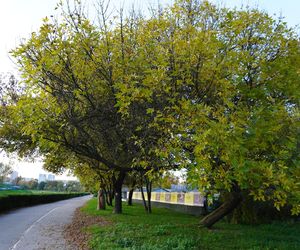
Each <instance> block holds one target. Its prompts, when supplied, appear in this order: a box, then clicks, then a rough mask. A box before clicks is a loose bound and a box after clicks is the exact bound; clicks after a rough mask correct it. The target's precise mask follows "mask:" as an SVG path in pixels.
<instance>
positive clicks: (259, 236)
mask: <svg viewBox="0 0 300 250" xmlns="http://www.w3.org/2000/svg"><path fill="white" fill-rule="evenodd" d="M95 208H96V199H92V200H91V201H89V202H88V203H87V205H86V206H85V207H83V208H82V211H84V212H86V213H88V214H91V215H97V216H103V217H104V218H105V219H106V220H109V221H111V222H112V224H111V225H110V226H93V227H91V228H89V229H88V230H89V231H90V232H91V233H92V235H93V238H92V240H91V242H90V246H91V247H92V249H157V250H158V249H159V250H163V249H165V250H169V249H177V250H179V249H187V250H189V249H288V250H290V249H300V223H299V222H297V223H295V222H294V223H292V222H291V223H283V222H276V223H273V224H263V225H256V226H250V225H232V224H228V223H225V222H220V223H217V224H216V225H215V227H214V229H213V230H208V229H205V228H199V226H198V222H199V220H200V218H199V217H195V216H191V215H185V214H181V213H177V212H173V211H171V210H167V209H161V208H154V209H153V214H150V215H149V214H146V213H145V212H144V208H143V207H142V206H141V205H134V206H132V207H129V206H127V205H125V204H124V206H123V212H124V213H123V214H121V215H116V214H112V208H110V207H108V208H107V210H105V211H97V210H96V209H95Z"/></svg>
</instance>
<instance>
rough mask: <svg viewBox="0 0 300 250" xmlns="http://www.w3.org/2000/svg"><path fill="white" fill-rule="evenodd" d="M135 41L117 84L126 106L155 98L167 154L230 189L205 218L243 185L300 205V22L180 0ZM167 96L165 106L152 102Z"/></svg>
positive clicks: (205, 185) (226, 208)
mask: <svg viewBox="0 0 300 250" xmlns="http://www.w3.org/2000/svg"><path fill="white" fill-rule="evenodd" d="M136 41H138V44H136V47H137V48H139V49H138V50H137V51H136V53H135V54H134V56H133V58H134V59H133V60H134V61H135V65H136V68H137V69H138V70H137V71H136V72H134V73H132V74H129V75H128V76H127V78H126V79H127V81H125V83H124V84H122V85H121V87H120V88H119V91H120V92H121V93H119V95H118V98H119V102H120V103H121V107H122V108H123V109H124V110H125V111H123V112H124V113H126V110H130V107H131V106H139V105H140V107H142V106H146V105H145V104H144V103H145V102H147V103H149V104H150V107H149V108H148V109H147V110H148V112H150V113H152V114H154V115H155V119H154V120H153V123H151V124H150V125H149V126H151V127H155V126H156V127H159V128H160V129H162V130H164V131H167V132H168V133H169V134H171V137H168V138H161V143H162V144H163V145H165V146H164V147H161V149H162V150H161V154H162V155H168V154H171V155H173V156H174V159H175V162H180V163H181V165H182V166H185V167H186V168H187V169H188V177H189V181H190V182H191V183H192V184H194V185H195V186H197V187H198V188H199V189H200V190H201V191H203V192H205V193H207V192H208V193H210V194H215V193H226V197H227V199H226V200H225V202H224V203H223V204H222V206H221V207H220V208H218V209H217V210H215V211H214V212H213V213H211V214H210V215H208V216H207V217H205V218H204V219H203V220H202V222H201V223H202V224H203V225H205V226H207V227H210V226H212V225H213V224H214V223H215V222H217V221H218V220H219V219H221V218H222V217H224V216H225V215H226V214H228V213H229V212H231V211H232V210H233V209H235V208H236V207H237V206H238V204H239V203H240V202H241V201H242V199H243V195H244V194H248V195H250V196H251V197H252V198H253V199H254V200H261V201H271V202H273V204H274V206H275V207H276V208H277V209H280V208H281V207H283V206H285V205H286V204H289V205H291V206H292V213H294V214H298V213H299V212H300V206H299V200H300V199H299V198H300V197H299V192H300V187H299V160H300V159H299V145H300V142H299V139H300V138H299V137H300V131H299V125H300V124H299V121H300V120H299V104H300V103H299V100H300V88H299V87H300V77H299V69H300V52H299V37H298V36H297V35H296V32H295V31H294V30H293V29H290V28H288V27H287V25H286V24H285V23H284V21H283V20H282V19H273V17H271V16H269V15H268V14H267V13H264V12H262V11H259V10H257V9H250V8H246V9H241V10H236V9H234V10H230V9H226V8H217V7H216V6H214V5H213V4H210V3H209V2H207V1H197V0H179V1H176V2H175V4H174V5H173V6H172V7H170V8H167V9H165V10H163V11H160V12H158V13H157V15H154V16H152V17H151V18H150V19H149V20H146V21H144V22H143V24H141V25H140V28H139V33H138V39H136ZM127 67H129V66H127ZM124 86H126V88H125V87H124ZM160 97H164V99H165V102H164V103H162V104H163V107H161V106H159V107H157V106H155V103H156V100H157V98H160ZM121 110H122V109H121Z"/></svg>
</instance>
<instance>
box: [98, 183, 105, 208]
mask: <svg viewBox="0 0 300 250" xmlns="http://www.w3.org/2000/svg"><path fill="white" fill-rule="evenodd" d="M97 210H105V192H104V191H103V189H101V188H100V189H99V191H98V205H97Z"/></svg>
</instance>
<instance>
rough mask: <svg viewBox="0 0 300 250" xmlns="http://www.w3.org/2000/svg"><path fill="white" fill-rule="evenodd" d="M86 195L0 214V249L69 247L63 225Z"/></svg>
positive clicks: (86, 199) (29, 249)
mask: <svg viewBox="0 0 300 250" xmlns="http://www.w3.org/2000/svg"><path fill="white" fill-rule="evenodd" d="M90 198H91V196H90V195H88V196H82V197H77V198H72V199H68V200H63V201H58V202H54V203H49V204H44V205H38V206H32V207H26V208H21V209H16V210H13V211H9V212H7V213H4V214H0V249H1V250H2V249H3V250H6V249H7V250H8V249H11V250H54V249H60V250H69V249H70V250H73V249H74V247H73V246H72V247H71V246H68V245H67V244H66V241H65V239H64V227H65V226H66V225H67V224H69V223H71V221H72V216H73V213H74V211H75V209H76V208H77V207H80V206H82V205H83V204H84V203H85V202H87V201H88V200H89V199H90Z"/></svg>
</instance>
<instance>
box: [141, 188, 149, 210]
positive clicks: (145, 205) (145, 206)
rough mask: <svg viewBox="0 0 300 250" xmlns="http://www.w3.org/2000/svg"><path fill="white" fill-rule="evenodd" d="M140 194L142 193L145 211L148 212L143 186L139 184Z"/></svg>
mask: <svg viewBox="0 0 300 250" xmlns="http://www.w3.org/2000/svg"><path fill="white" fill-rule="evenodd" d="M141 194H142V198H143V204H144V208H145V211H146V212H148V206H147V203H146V200H145V195H144V190H143V186H141Z"/></svg>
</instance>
